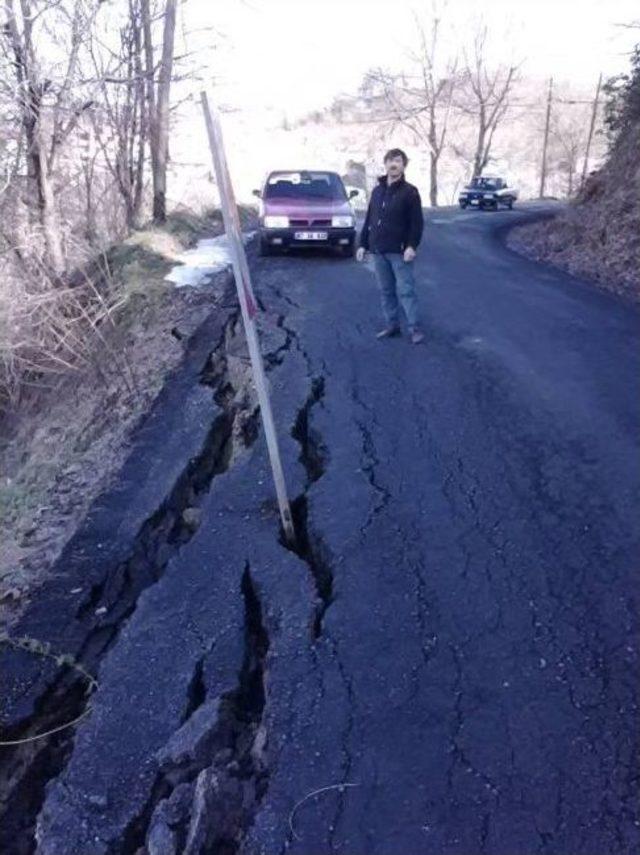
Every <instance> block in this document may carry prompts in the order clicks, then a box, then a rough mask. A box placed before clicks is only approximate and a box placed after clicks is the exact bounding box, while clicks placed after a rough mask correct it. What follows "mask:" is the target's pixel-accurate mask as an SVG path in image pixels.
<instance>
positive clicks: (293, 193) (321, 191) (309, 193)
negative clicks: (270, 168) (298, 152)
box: [264, 172, 347, 201]
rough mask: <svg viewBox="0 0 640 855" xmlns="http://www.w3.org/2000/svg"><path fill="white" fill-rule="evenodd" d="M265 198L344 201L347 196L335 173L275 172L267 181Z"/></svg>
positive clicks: (340, 180)
mask: <svg viewBox="0 0 640 855" xmlns="http://www.w3.org/2000/svg"><path fill="white" fill-rule="evenodd" d="M264 198H265V199H328V200H332V201H338V200H339V201H343V200H344V199H346V198H347V194H346V191H345V189H344V184H343V183H342V179H341V178H340V176H339V175H336V173H335V172H274V173H272V174H271V175H270V176H269V180H268V181H267V186H266V187H265V191H264Z"/></svg>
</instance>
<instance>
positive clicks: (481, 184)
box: [469, 178, 497, 190]
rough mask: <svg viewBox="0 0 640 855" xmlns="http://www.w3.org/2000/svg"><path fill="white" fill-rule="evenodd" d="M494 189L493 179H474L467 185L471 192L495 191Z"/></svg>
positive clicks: (495, 185) (494, 181) (494, 182)
mask: <svg viewBox="0 0 640 855" xmlns="http://www.w3.org/2000/svg"><path fill="white" fill-rule="evenodd" d="M496 187H497V184H496V180H495V178H474V179H473V180H472V181H471V184H469V188H470V189H472V190H495V189H496Z"/></svg>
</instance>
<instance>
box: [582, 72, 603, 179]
mask: <svg viewBox="0 0 640 855" xmlns="http://www.w3.org/2000/svg"><path fill="white" fill-rule="evenodd" d="M601 86H602V72H600V77H598V85H597V86H596V97H595V98H594V99H593V110H592V111H591V123H590V125H589V136H588V137H587V149H586V151H585V153H584V163H583V164H582V177H581V178H580V189H581V190H582V187H583V186H584V179H585V177H586V175H587V166H588V164H589V151H590V149H591V141H592V139H593V131H594V129H595V126H596V118H597V116H598V101H599V99H600V88H601Z"/></svg>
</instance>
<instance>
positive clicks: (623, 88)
mask: <svg viewBox="0 0 640 855" xmlns="http://www.w3.org/2000/svg"><path fill="white" fill-rule="evenodd" d="M607 89H608V105H607V127H608V129H609V136H610V151H609V155H608V157H607V160H606V163H605V164H604V166H603V167H602V169H600V170H599V171H598V172H595V173H594V174H592V175H591V176H590V177H589V179H588V180H587V181H586V182H585V186H584V188H583V190H582V192H581V193H580V194H579V195H578V198H577V199H576V201H575V203H573V204H572V205H570V206H569V207H568V209H567V210H566V211H565V212H563V213H561V214H560V215H559V216H557V217H556V218H554V219H553V220H550V221H547V222H544V223H538V224H534V225H531V226H527V227H522V228H520V229H516V230H514V231H513V232H512V233H511V236H510V243H511V246H512V247H513V248H514V249H517V250H519V251H521V252H524V253H526V254H527V255H529V256H531V257H533V258H536V259H538V260H543V261H550V262H552V263H554V264H557V265H559V266H561V267H563V268H565V269H566V270H569V271H570V272H571V273H574V274H576V275H579V276H583V277H586V278H589V279H591V280H593V281H594V282H596V283H597V284H599V285H600V286H601V287H603V288H605V289H606V290H610V291H613V292H614V293H618V294H621V295H623V296H625V297H629V298H631V299H633V300H640V48H636V52H635V54H634V57H633V59H632V69H631V73H630V74H629V75H624V76H622V77H620V78H618V79H616V80H613V81H610V83H609V84H608V87H607Z"/></svg>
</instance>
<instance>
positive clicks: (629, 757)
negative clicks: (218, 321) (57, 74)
mask: <svg viewBox="0 0 640 855" xmlns="http://www.w3.org/2000/svg"><path fill="white" fill-rule="evenodd" d="M531 211H533V209H531V210H530V212H529V214H530V213H531ZM529 214H523V213H521V212H516V211H514V212H505V213H499V214H492V213H486V214H483V213H480V212H469V213H467V212H464V213H463V212H458V211H450V210H445V211H438V212H436V213H434V214H429V215H428V216H427V223H426V233H425V242H424V245H423V247H422V248H421V251H420V254H419V257H418V260H417V262H416V274H417V281H418V291H419V299H420V306H421V314H422V319H423V325H424V330H425V332H426V341H425V343H424V344H423V345H420V346H418V347H415V346H412V345H410V344H409V343H408V341H407V340H406V338H405V339H397V340H391V341H386V342H379V341H377V340H375V332H376V330H377V329H378V328H379V325H380V316H379V307H378V297H377V291H376V286H375V281H374V278H373V274H372V269H371V266H370V265H369V264H366V265H362V266H358V265H357V264H356V263H355V262H350V261H341V260H337V259H333V258H326V257H323V256H321V255H317V256H316V255H314V256H313V257H309V256H300V257H293V256H292V257H289V256H287V257H282V258H269V259H260V260H254V262H253V265H254V271H255V272H254V275H255V284H256V291H257V293H258V294H259V297H260V300H261V302H262V304H263V307H264V309H265V313H266V322H265V325H264V336H263V340H264V342H265V348H266V350H267V351H268V353H269V365H270V369H271V370H270V377H271V382H272V389H273V400H274V407H275V410H276V413H277V420H278V424H279V427H280V432H281V437H282V446H283V455H284V458H285V465H286V469H287V478H288V481H289V485H290V490H291V493H292V495H293V496H295V497H296V502H295V507H296V512H297V516H298V521H299V524H300V528H301V531H304V535H303V536H302V537H301V543H300V544H299V550H298V552H299V555H295V554H293V553H292V552H290V551H288V550H286V549H285V548H284V547H283V546H282V545H281V543H279V540H278V533H277V517H276V514H275V510H274V507H273V501H272V497H271V487H270V483H269V475H268V468H267V464H266V458H265V449H264V442H263V438H262V436H258V438H257V440H256V441H255V443H254V444H253V445H251V447H250V449H249V450H248V451H247V452H246V453H245V454H244V455H242V456H241V457H240V459H239V460H238V461H236V462H235V464H234V465H233V466H230V467H229V468H228V470H227V471H225V472H224V473H222V474H220V475H219V476H217V477H215V478H214V479H213V481H212V484H211V485H210V487H207V489H206V491H204V492H203V496H202V500H201V504H200V508H201V513H202V521H201V523H200V526H199V528H198V529H197V532H196V533H195V534H194V535H193V536H192V537H190V539H188V542H185V544H184V546H182V547H181V548H180V549H178V550H177V551H175V552H174V553H173V554H172V555H171V556H170V557H169V558H168V560H167V563H166V567H165V566H163V570H162V573H161V574H160V573H158V574H156V577H153V578H152V579H150V580H149V581H148V583H147V584H146V585H145V587H144V591H143V593H142V594H141V595H140V596H139V597H138V598H137V600H136V603H135V608H134V609H133V610H132V612H131V613H130V614H127V615H126V620H125V619H123V620H122V622H121V625H120V626H119V629H118V633H117V636H116V637H115V639H114V640H113V642H112V643H111V644H110V646H109V648H108V650H107V652H106V654H105V655H104V657H103V659H102V661H101V664H100V670H99V674H98V682H99V689H98V691H97V693H96V695H95V697H94V700H93V713H92V715H91V716H90V717H89V718H87V719H86V721H85V722H84V723H83V724H82V725H81V726H80V727H79V728H78V731H77V736H76V738H75V742H74V743H73V745H72V746H70V747H69V750H68V752H67V753H66V754H65V756H64V758H63V760H61V761H60V763H59V765H58V767H56V770H55V774H54V775H52V776H51V780H50V781H49V784H48V787H47V789H46V793H45V794H43V799H42V804H41V805H39V806H38V811H37V812H38V820H37V839H38V843H39V846H38V851H39V852H41V853H46V855H53V853H56V855H76V853H77V855H96V853H105V855H106V853H114V852H118V853H120V852H122V853H128V852H136V851H138V849H139V847H141V846H143V845H145V846H146V847H147V851H148V852H149V853H150V855H166V853H173V852H178V851H181V852H193V853H232V852H238V853H242V855H280V853H284V852H291V853H296V855H325V853H327V854H328V853H342V855H418V853H424V855H480V853H484V855H534V853H544V854H545V855H546V853H549V855H551V853H553V855H627V853H629V855H630V853H634V852H637V851H638V850H639V848H640V818H639V815H638V757H637V753H636V748H637V739H636V736H637V731H638V723H639V722H638V710H637V703H638V697H637V687H638V622H637V601H636V598H635V597H636V590H637V579H636V578H634V571H635V570H636V567H637V560H636V559H637V555H638V534H639V526H638V520H637V498H638V492H639V490H638V488H639V485H640V457H639V455H638V437H639V436H640V432H639V430H638V428H639V424H638V423H639V421H640V419H639V415H640V413H639V408H638V399H637V394H636V393H637V386H636V384H637V379H638V377H639V376H640V353H639V349H638V332H639V331H640V315H639V313H638V311H637V309H636V308H634V307H631V306H628V305H626V304H624V303H622V302H620V301H618V300H616V299H615V298H613V297H611V296H608V295H605V294H602V293H600V292H598V291H596V290H595V289H594V288H593V287H592V286H590V285H588V284H586V283H581V282H579V281H577V280H575V279H572V278H571V277H569V276H567V275H565V274H563V273H561V272H559V271H557V270H553V269H551V268H549V267H546V266H542V265H538V264H535V263H533V262H529V261H527V260H525V259H523V258H521V257H519V256H517V255H515V254H514V253H512V252H510V251H509V250H508V249H506V248H505V247H504V245H503V242H502V238H501V233H500V230H501V228H502V226H504V225H505V224H508V223H510V222H513V221H515V220H518V219H519V218H521V217H523V216H527V215H529ZM173 408H174V411H175V404H174V405H173ZM211 415H212V417H213V416H214V415H215V413H213V412H212V414H211ZM157 447H158V448H161V447H162V446H161V444H160V443H159V444H158V446H157ZM102 533H103V535H104V525H103V526H102ZM87 537H88V535H87V534H86V533H85V540H84V543H85V546H86V544H87ZM106 537H107V539H108V537H109V533H108V531H107V533H106ZM89 543H90V537H89ZM107 587H108V586H107ZM103 590H104V589H101V591H100V592H99V595H98V596H95V594H94V596H93V599H92V601H91V606H92V608H93V607H95V606H99V605H100V602H101V601H100V596H102V591H103ZM110 607H111V606H109V608H110ZM27 620H28V619H27ZM41 631H42V632H43V631H44V630H43V629H42V625H41ZM60 644H62V642H60ZM229 699H233V704H232V706H233V711H232V713H230V712H229V704H230V701H229ZM16 708H17V707H16ZM229 733H231V735H229ZM145 841H146V842H145ZM15 851H18V850H17V849H16V850H15Z"/></svg>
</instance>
